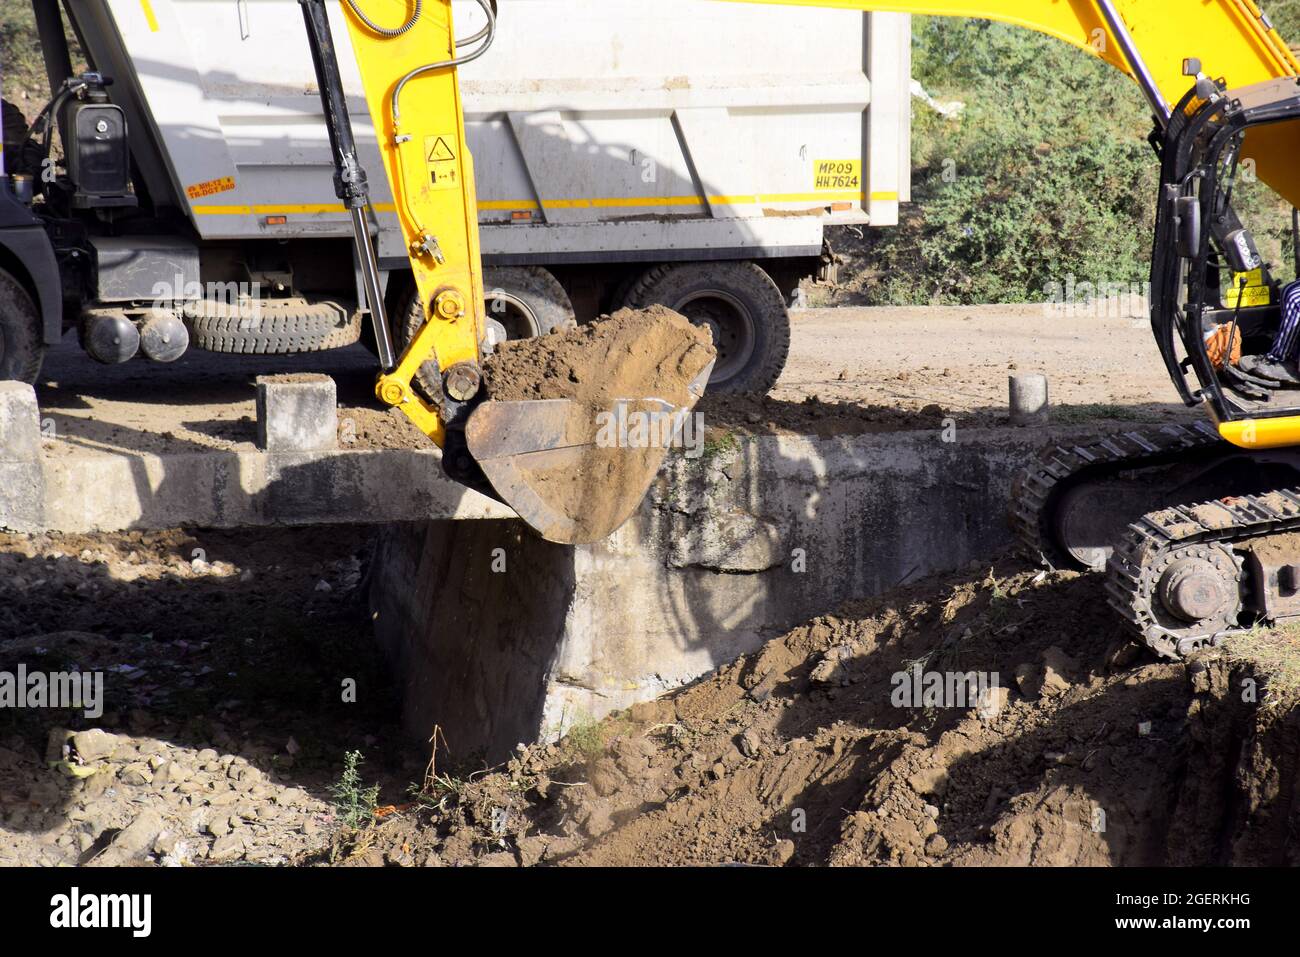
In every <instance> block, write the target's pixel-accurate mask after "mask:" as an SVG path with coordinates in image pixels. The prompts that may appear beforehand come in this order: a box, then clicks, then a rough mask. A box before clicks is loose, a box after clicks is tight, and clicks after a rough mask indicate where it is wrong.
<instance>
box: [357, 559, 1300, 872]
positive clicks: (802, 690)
mask: <svg viewBox="0 0 1300 957" xmlns="http://www.w3.org/2000/svg"><path fill="white" fill-rule="evenodd" d="M1211 661H1220V659H1218V658H1212V659H1211ZM1215 667H1224V665H1222V664H1221V663H1220V664H1217V665H1216V664H1206V663H1205V662H1199V661H1198V662H1193V663H1191V664H1190V665H1184V664H1182V663H1171V662H1158V661H1154V660H1152V659H1149V658H1147V657H1145V655H1144V654H1143V653H1139V652H1138V651H1137V649H1135V648H1134V647H1133V646H1131V645H1129V644H1128V643H1127V640H1126V639H1125V638H1124V636H1123V635H1122V633H1121V632H1120V631H1119V628H1118V626H1117V624H1116V622H1115V621H1114V619H1113V618H1112V617H1111V616H1110V614H1109V612H1108V611H1107V609H1106V607H1105V603H1104V601H1102V600H1101V583H1100V581H1099V580H1098V579H1097V578H1096V577H1087V576H1076V575H1072V574H1058V573H1046V572H1040V571H1037V570H1032V569H1027V568H1025V567H1024V566H1023V565H1021V564H1018V563H1016V562H1012V561H1006V562H999V563H998V564H996V565H995V566H994V567H992V568H991V569H985V570H983V571H982V572H979V573H974V574H971V573H968V574H965V575H960V576H950V577H948V578H946V579H942V580H937V581H930V582H926V583H921V584H918V585H916V586H911V587H908V588H904V589H901V590H899V591H897V592H895V593H893V594H891V595H889V596H886V597H883V598H880V599H876V600H872V601H869V602H864V603H861V604H859V605H856V606H853V607H850V608H847V609H845V610H844V611H843V612H842V613H841V614H839V615H834V616H826V617H822V618H818V619H815V620H814V621H812V622H810V623H808V624H807V625H804V626H802V627H799V628H796V629H794V630H792V631H791V632H790V633H789V634H787V635H785V636H784V637H782V638H779V639H777V640H775V641H773V642H771V643H770V644H769V645H768V646H767V647H766V648H764V649H763V650H762V651H761V652H760V653H758V654H756V655H753V656H750V657H748V658H744V659H741V660H739V661H737V662H735V663H733V664H731V665H728V666H726V667H723V668H721V669H719V670H718V671H717V672H716V673H715V674H714V675H712V676H710V677H709V678H707V679H705V680H703V681H701V682H700V683H698V684H696V685H694V686H693V687H691V688H688V689H685V690H683V691H681V692H679V693H676V694H674V695H671V696H668V697H665V698H663V699H661V700H659V701H656V702H653V703H649V704H644V705H639V706H637V707H635V708H632V709H631V710H630V711H629V712H627V713H624V714H621V715H618V716H615V717H613V718H611V719H609V720H607V721H605V722H603V723H601V724H600V725H596V726H592V727H584V728H578V729H576V730H574V731H573V732H571V734H570V735H569V737H568V738H567V739H566V740H565V741H563V742H561V743H560V744H557V745H549V746H539V747H534V748H529V749H526V750H524V751H523V752H522V753H520V754H519V755H518V756H517V757H516V758H515V759H513V760H512V761H511V762H510V763H509V765H508V766H507V767H505V768H504V769H498V770H496V771H494V772H492V773H488V774H482V775H473V776H469V777H465V778H457V777H456V776H454V775H449V774H444V775H442V776H440V777H439V778H437V779H436V780H434V781H431V782H430V786H429V788H428V789H427V790H426V793H425V796H424V798H423V803H420V804H416V805H413V806H411V807H410V808H408V809H406V811H405V812H404V813H402V814H399V815H396V816H394V817H392V818H389V819H386V820H385V821H383V822H381V823H379V824H378V825H377V826H375V827H372V828H367V829H366V830H365V832H364V834H362V835H357V834H353V833H351V832H347V831H344V832H341V833H340V836H339V838H338V840H337V841H336V843H335V846H334V848H333V851H332V855H333V858H334V859H335V860H337V861H349V862H352V863H382V862H388V863H392V862H393V861H394V860H396V861H397V862H398V863H429V864H461V863H479V864H494V865H515V864H536V863H547V864H613V865H628V864H692V863H694V864H703V863H728V862H735V863H749V864H776V865H783V864H803V865H816V864H841V865H878V864H886V865H888V864H894V865H912V866H916V865H933V864H947V865H962V864H1022V865H1025V864H1028V865H1106V864H1113V865H1132V864H1162V863H1200V864H1208V863H1216V862H1218V861H1219V860H1221V859H1222V858H1223V853H1222V850H1221V847H1222V841H1221V839H1220V837H1221V830H1220V829H1219V827H1218V826H1217V825H1215V824H1214V820H1215V815H1216V814H1218V813H1219V812H1220V811H1223V810H1224V807H1223V805H1224V801H1228V802H1229V803H1232V799H1229V798H1221V799H1220V800H1219V802H1218V803H1217V804H1214V803H1208V804H1207V803H1206V795H1209V794H1212V793H1214V794H1219V795H1227V794H1231V793H1232V789H1231V788H1228V787H1225V782H1226V778H1225V776H1224V775H1225V773H1227V769H1230V768H1231V767H1232V765H1233V762H1234V755H1235V754H1236V751H1235V744H1234V742H1235V741H1236V738H1235V737H1234V735H1235V734H1237V732H1238V731H1239V730H1240V728H1241V725H1240V721H1237V722H1236V723H1234V719H1232V718H1230V717H1226V716H1225V717H1218V715H1219V712H1220V709H1217V708H1214V707H1210V706H1209V705H1208V704H1207V702H1206V700H1205V697H1204V693H1203V691H1201V690H1198V689H1201V687H1202V686H1203V685H1204V683H1205V682H1204V678H1203V677H1198V676H1203V675H1205V674H1207V673H1209V671H1207V669H1212V668H1215ZM933 675H938V676H939V680H940V682H941V683H944V687H947V688H948V691H947V692H940V693H936V694H935V695H933V696H931V694H930V693H929V692H930V691H934V690H935V687H934V686H933V685H932V684H931V676H933ZM953 676H970V680H971V682H972V684H971V685H970V686H968V688H967V693H966V694H965V696H964V698H963V695H962V694H961V693H960V687H961V686H960V684H956V685H954V684H952V678H953ZM981 679H983V680H985V685H984V686H982V687H983V692H984V693H983V694H982V695H980V694H976V693H975V691H974V688H975V687H976V686H977V685H978V683H979V681H980V680H981ZM953 690H958V691H959V693H958V694H957V695H956V697H954V696H953V695H952V694H951V691H953ZM1207 711H1208V712H1210V713H1213V714H1214V715H1215V717H1213V718H1207V716H1206V715H1207ZM1290 713H1291V714H1294V712H1290ZM1295 723H1296V719H1295V718H1292V717H1287V718H1286V719H1284V720H1282V721H1281V723H1280V724H1279V723H1277V722H1276V721H1275V722H1274V723H1273V724H1272V725H1270V727H1276V728H1277V729H1278V730H1276V731H1274V732H1273V734H1274V735H1275V736H1276V737H1275V738H1274V739H1269V740H1265V738H1263V737H1260V738H1259V739H1258V740H1259V746H1258V750H1259V752H1260V753H1261V755H1262V754H1267V755H1270V757H1269V758H1267V759H1265V758H1263V757H1261V758H1260V765H1259V766H1260V769H1261V770H1260V773H1261V775H1262V776H1261V777H1259V778H1257V779H1256V778H1253V777H1252V782H1253V783H1249V784H1239V785H1238V790H1241V791H1242V793H1243V794H1245V795H1247V797H1246V798H1243V799H1242V800H1238V801H1236V803H1234V804H1233V807H1234V808H1238V809H1239V811H1233V810H1232V809H1227V810H1226V811H1224V813H1226V814H1227V815H1228V817H1229V818H1232V816H1233V814H1234V813H1237V814H1238V816H1239V817H1241V819H1242V820H1249V821H1255V820H1258V819H1259V815H1260V813H1261V811H1260V809H1259V807H1260V806H1262V804H1267V805H1268V807H1269V808H1273V809H1274V813H1275V815H1276V816H1277V818H1278V822H1279V823H1278V824H1277V827H1280V826H1282V823H1283V822H1286V821H1289V816H1288V814H1289V812H1288V810H1287V809H1288V808H1289V803H1288V801H1289V799H1287V798H1286V795H1287V794H1289V793H1290V791H1289V790H1288V788H1293V787H1294V781H1292V782H1290V783H1289V784H1285V785H1283V786H1282V787H1281V789H1280V791H1281V793H1280V794H1279V788H1278V786H1277V784H1276V779H1277V777H1278V775H1279V773H1281V774H1282V775H1283V776H1285V773H1286V772H1285V770H1284V769H1285V768H1287V767H1289V766H1290V765H1288V764H1286V761H1287V760H1289V759H1287V758H1286V757H1285V756H1286V755H1287V754H1294V751H1295V748H1296V740H1297V739H1296V727H1295ZM1202 739H1204V744H1203V746H1202V750H1203V751H1204V754H1203V755H1202V756H1200V757H1198V756H1197V742H1198V741H1201V740H1202ZM1251 747H1252V746H1251V745H1249V744H1248V749H1249V748H1251ZM1251 753H1254V752H1253V751H1252V752H1251ZM1216 761H1217V763H1216ZM1269 762H1272V763H1271V764H1270V763H1269ZM1279 762H1281V764H1280V765H1279ZM1269 768H1272V769H1273V770H1271V771H1270V770H1268V769H1269ZM1291 776H1292V778H1293V777H1294V774H1293V773H1292V775H1291ZM1270 782H1273V783H1272V784H1270ZM1257 792H1258V793H1257ZM1251 794H1255V795H1256V796H1255V797H1254V798H1253V799H1251V798H1249V795H1251ZM1261 795H1262V796H1261ZM1251 800H1254V801H1255V804H1254V805H1252V804H1251ZM1198 807H1208V808H1209V810H1206V811H1201V812H1197V811H1196V810H1195V809H1196V808H1198ZM1252 808H1253V809H1252ZM1197 814H1199V815H1200V819H1201V820H1200V825H1198V826H1194V823H1193V822H1196V821H1197V820H1198V818H1197ZM1243 815H1244V817H1242V816H1243ZM1247 832H1248V829H1246V830H1243V831H1242V833H1243V834H1245V833H1247ZM1269 833H1270V834H1275V833H1276V827H1275V828H1273V829H1272V830H1270V832H1269ZM1243 840H1245V839H1244V838H1243V839H1237V840H1236V843H1235V844H1233V846H1234V847H1236V848H1237V849H1238V850H1237V851H1234V852H1233V853H1232V854H1230V855H1229V857H1230V859H1231V860H1233V861H1234V862H1236V863H1246V862H1252V861H1258V860H1264V859H1267V860H1272V859H1273V858H1274V857H1276V852H1274V851H1270V850H1268V849H1267V848H1266V847H1264V846H1263V844H1260V843H1259V842H1253V841H1252V842H1250V843H1243ZM1265 843H1267V842H1265ZM1288 853H1294V852H1293V851H1292V852H1288ZM1270 854H1271V855H1273V856H1272V857H1270V856H1269V855H1270ZM1261 855H1262V857H1261Z"/></svg>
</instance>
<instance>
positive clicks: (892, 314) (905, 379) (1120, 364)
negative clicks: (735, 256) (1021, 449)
mask: <svg viewBox="0 0 1300 957" xmlns="http://www.w3.org/2000/svg"><path fill="white" fill-rule="evenodd" d="M1114 311H1118V310H1114ZM1013 372H1045V373H1049V379H1050V387H1051V391H1052V400H1053V401H1054V402H1057V403H1062V404H1070V405H1078V404H1083V403H1104V404H1117V405H1124V406H1149V405H1165V404H1168V403H1170V402H1175V401H1176V396H1175V395H1174V391H1173V387H1172V385H1171V384H1170V383H1169V379H1168V377H1167V375H1166V374H1165V371H1164V367H1163V366H1162V365H1161V363H1160V357H1159V354H1158V353H1157V352H1156V349H1155V344H1154V342H1153V341H1152V339H1151V330H1150V326H1149V325H1148V323H1147V320H1146V319H1144V318H1135V317H1130V316H1123V317H1120V316H1105V315H1102V316H1097V317H1091V316H1058V315H1052V314H1050V313H1049V311H1048V307H1046V306H1042V305H1011V306H1002V305H990V306H938V307H922V306H906V307H892V306H891V307H878V308H861V307H857V308H855V307H841V308H836V309H808V310H804V311H800V312H796V313H795V314H794V324H793V336H792V344H791V349H790V361H789V363H788V365H787V366H786V370H785V374H784V375H782V376H781V379H780V381H779V382H778V383H777V386H776V389H775V390H774V391H773V395H774V396H775V397H776V398H779V399H791V400H795V401H799V400H802V399H803V398H804V397H806V396H808V395H819V396H821V397H822V398H823V399H843V400H853V401H866V402H876V403H879V404H882V405H884V404H898V405H901V406H903V407H917V408H919V407H921V406H924V405H927V404H930V403H936V404H938V405H941V406H943V407H944V408H945V409H948V410H950V411H972V410H976V409H980V408H997V409H1001V408H1003V407H1005V405H1006V399H1007V375H1008V374H1009V373H1013Z"/></svg>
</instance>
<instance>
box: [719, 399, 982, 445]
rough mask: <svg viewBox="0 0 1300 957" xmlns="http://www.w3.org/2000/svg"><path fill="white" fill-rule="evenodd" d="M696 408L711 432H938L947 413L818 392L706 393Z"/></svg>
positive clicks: (965, 418) (970, 419)
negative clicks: (788, 397) (789, 396)
mask: <svg viewBox="0 0 1300 957" xmlns="http://www.w3.org/2000/svg"><path fill="white" fill-rule="evenodd" d="M696 409H697V411H699V413H700V414H701V415H702V416H703V417H704V424H705V427H706V428H707V429H709V430H712V431H727V432H739V433H742V434H745V435H816V436H820V437H823V438H826V437H833V436H837V435H866V434H869V433H873V432H903V431H907V430H912V429H926V430H932V431H935V432H937V431H939V430H941V429H943V428H944V427H945V425H946V424H947V422H946V420H948V418H949V415H950V413H948V412H946V411H945V410H944V409H943V407H942V406H939V405H936V404H930V405H926V406H925V407H924V408H921V409H906V408H901V407H895V406H884V405H872V404H870V403H863V402H834V401H831V402H828V401H825V400H823V399H820V398H818V397H817V396H809V397H807V398H806V399H804V400H803V401H801V402H789V401H784V400H781V399H774V398H772V397H770V396H765V395H755V394H753V393H738V394H728V393H708V394H706V395H705V396H704V398H703V399H701V400H700V404H699V405H698V406H696ZM952 421H956V419H953V420H952ZM960 421H961V424H962V426H963V427H967V428H974V427H980V426H987V425H992V424H994V423H993V421H992V420H991V418H989V417H987V416H986V417H977V416H975V415H967V414H963V415H962V416H961V417H960Z"/></svg>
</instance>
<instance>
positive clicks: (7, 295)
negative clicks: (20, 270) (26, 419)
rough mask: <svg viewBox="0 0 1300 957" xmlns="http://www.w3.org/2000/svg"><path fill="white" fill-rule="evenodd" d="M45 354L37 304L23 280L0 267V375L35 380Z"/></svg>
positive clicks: (14, 378)
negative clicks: (24, 286) (24, 285)
mask: <svg viewBox="0 0 1300 957" xmlns="http://www.w3.org/2000/svg"><path fill="white" fill-rule="evenodd" d="M44 358H45V344H44V343H43V342H41V317H40V315H39V314H38V313H37V311H36V304H35V303H34V302H32V297H31V296H29V295H28V294H27V290H26V289H24V288H23V285H22V283H20V282H19V281H18V280H17V279H15V278H14V277H13V276H11V275H9V273H7V272H5V271H4V270H3V269H0V379H13V380H17V381H19V382H27V383H30V384H35V382H36V377H37V376H38V375H40V372H41V362H42V361H43V360H44Z"/></svg>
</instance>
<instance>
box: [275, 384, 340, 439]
mask: <svg viewBox="0 0 1300 957" xmlns="http://www.w3.org/2000/svg"><path fill="white" fill-rule="evenodd" d="M338 419H339V416H338V395H337V390H336V388H335V386H334V380H333V379H331V378H330V377H329V376H327V375H318V374H315V373H310V374H300V375H273V376H258V377H257V447H258V448H259V449H262V450H263V451H265V452H328V451H331V450H333V449H335V448H337V447H338V429H339V421H338Z"/></svg>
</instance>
